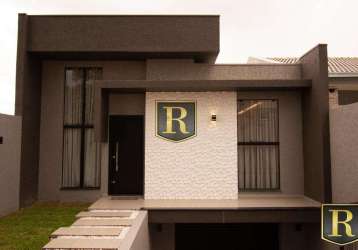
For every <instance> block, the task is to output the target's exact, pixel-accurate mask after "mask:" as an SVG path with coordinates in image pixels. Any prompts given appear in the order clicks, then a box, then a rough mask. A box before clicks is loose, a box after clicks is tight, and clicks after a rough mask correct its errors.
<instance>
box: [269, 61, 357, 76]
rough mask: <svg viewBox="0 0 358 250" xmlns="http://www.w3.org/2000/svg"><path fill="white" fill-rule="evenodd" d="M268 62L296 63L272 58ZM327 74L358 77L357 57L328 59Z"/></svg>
mask: <svg viewBox="0 0 358 250" xmlns="http://www.w3.org/2000/svg"><path fill="white" fill-rule="evenodd" d="M267 59H268V60H269V61H272V62H278V63H285V64H290V63H297V61H298V60H299V58H297V57H272V58H267ZM328 72H329V74H330V75H331V76H335V75H337V76H338V75H342V76H350V75H352V76H358V57H329V58H328Z"/></svg>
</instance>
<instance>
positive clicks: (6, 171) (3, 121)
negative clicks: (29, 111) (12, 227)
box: [0, 114, 21, 216]
mask: <svg viewBox="0 0 358 250" xmlns="http://www.w3.org/2000/svg"><path fill="white" fill-rule="evenodd" d="M0 137H2V138H3V143H2V144H0V197H1V199H0V216H3V215H6V214H8V213H11V212H14V211H16V210H17V209H18V208H19V187H20V153H21V117H19V116H11V115H3V114H0Z"/></svg>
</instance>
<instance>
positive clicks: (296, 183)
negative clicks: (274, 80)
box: [238, 91, 304, 195]
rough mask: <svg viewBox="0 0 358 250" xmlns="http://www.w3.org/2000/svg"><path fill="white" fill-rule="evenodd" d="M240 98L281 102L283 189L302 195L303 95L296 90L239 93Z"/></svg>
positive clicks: (285, 192) (281, 171)
mask: <svg viewBox="0 0 358 250" xmlns="http://www.w3.org/2000/svg"><path fill="white" fill-rule="evenodd" d="M238 99H277V100H278V104H279V140H280V191H279V193H283V194H289V195H290V194H299V195H303V189H304V187H303V184H304V177H303V173H304V170H303V141H302V111H301V94H300V92H295V91H272V92H271V91H255V92H254V91H250V92H244V91H239V92H238Z"/></svg>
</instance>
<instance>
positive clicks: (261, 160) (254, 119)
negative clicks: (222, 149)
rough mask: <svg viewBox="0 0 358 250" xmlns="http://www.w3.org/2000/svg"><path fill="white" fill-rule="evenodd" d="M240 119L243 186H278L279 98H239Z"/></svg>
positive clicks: (253, 188)
mask: <svg viewBox="0 0 358 250" xmlns="http://www.w3.org/2000/svg"><path fill="white" fill-rule="evenodd" d="M237 123H238V126H237V128H238V131H237V133H238V175H239V176H238V178H239V189H240V190H272V189H278V188H279V181H280V178H279V174H280V173H279V144H278V103H277V100H239V101H238V119H237Z"/></svg>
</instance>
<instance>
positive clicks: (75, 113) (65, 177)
mask: <svg viewBox="0 0 358 250" xmlns="http://www.w3.org/2000/svg"><path fill="white" fill-rule="evenodd" d="M101 77H102V70H101V69H100V68H68V69H66V70H65V101H64V124H63V127H64V131H63V166H62V187H63V188H98V187H99V186H100V148H99V145H98V144H97V143H95V141H94V129H93V101H94V80H98V79H101Z"/></svg>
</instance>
